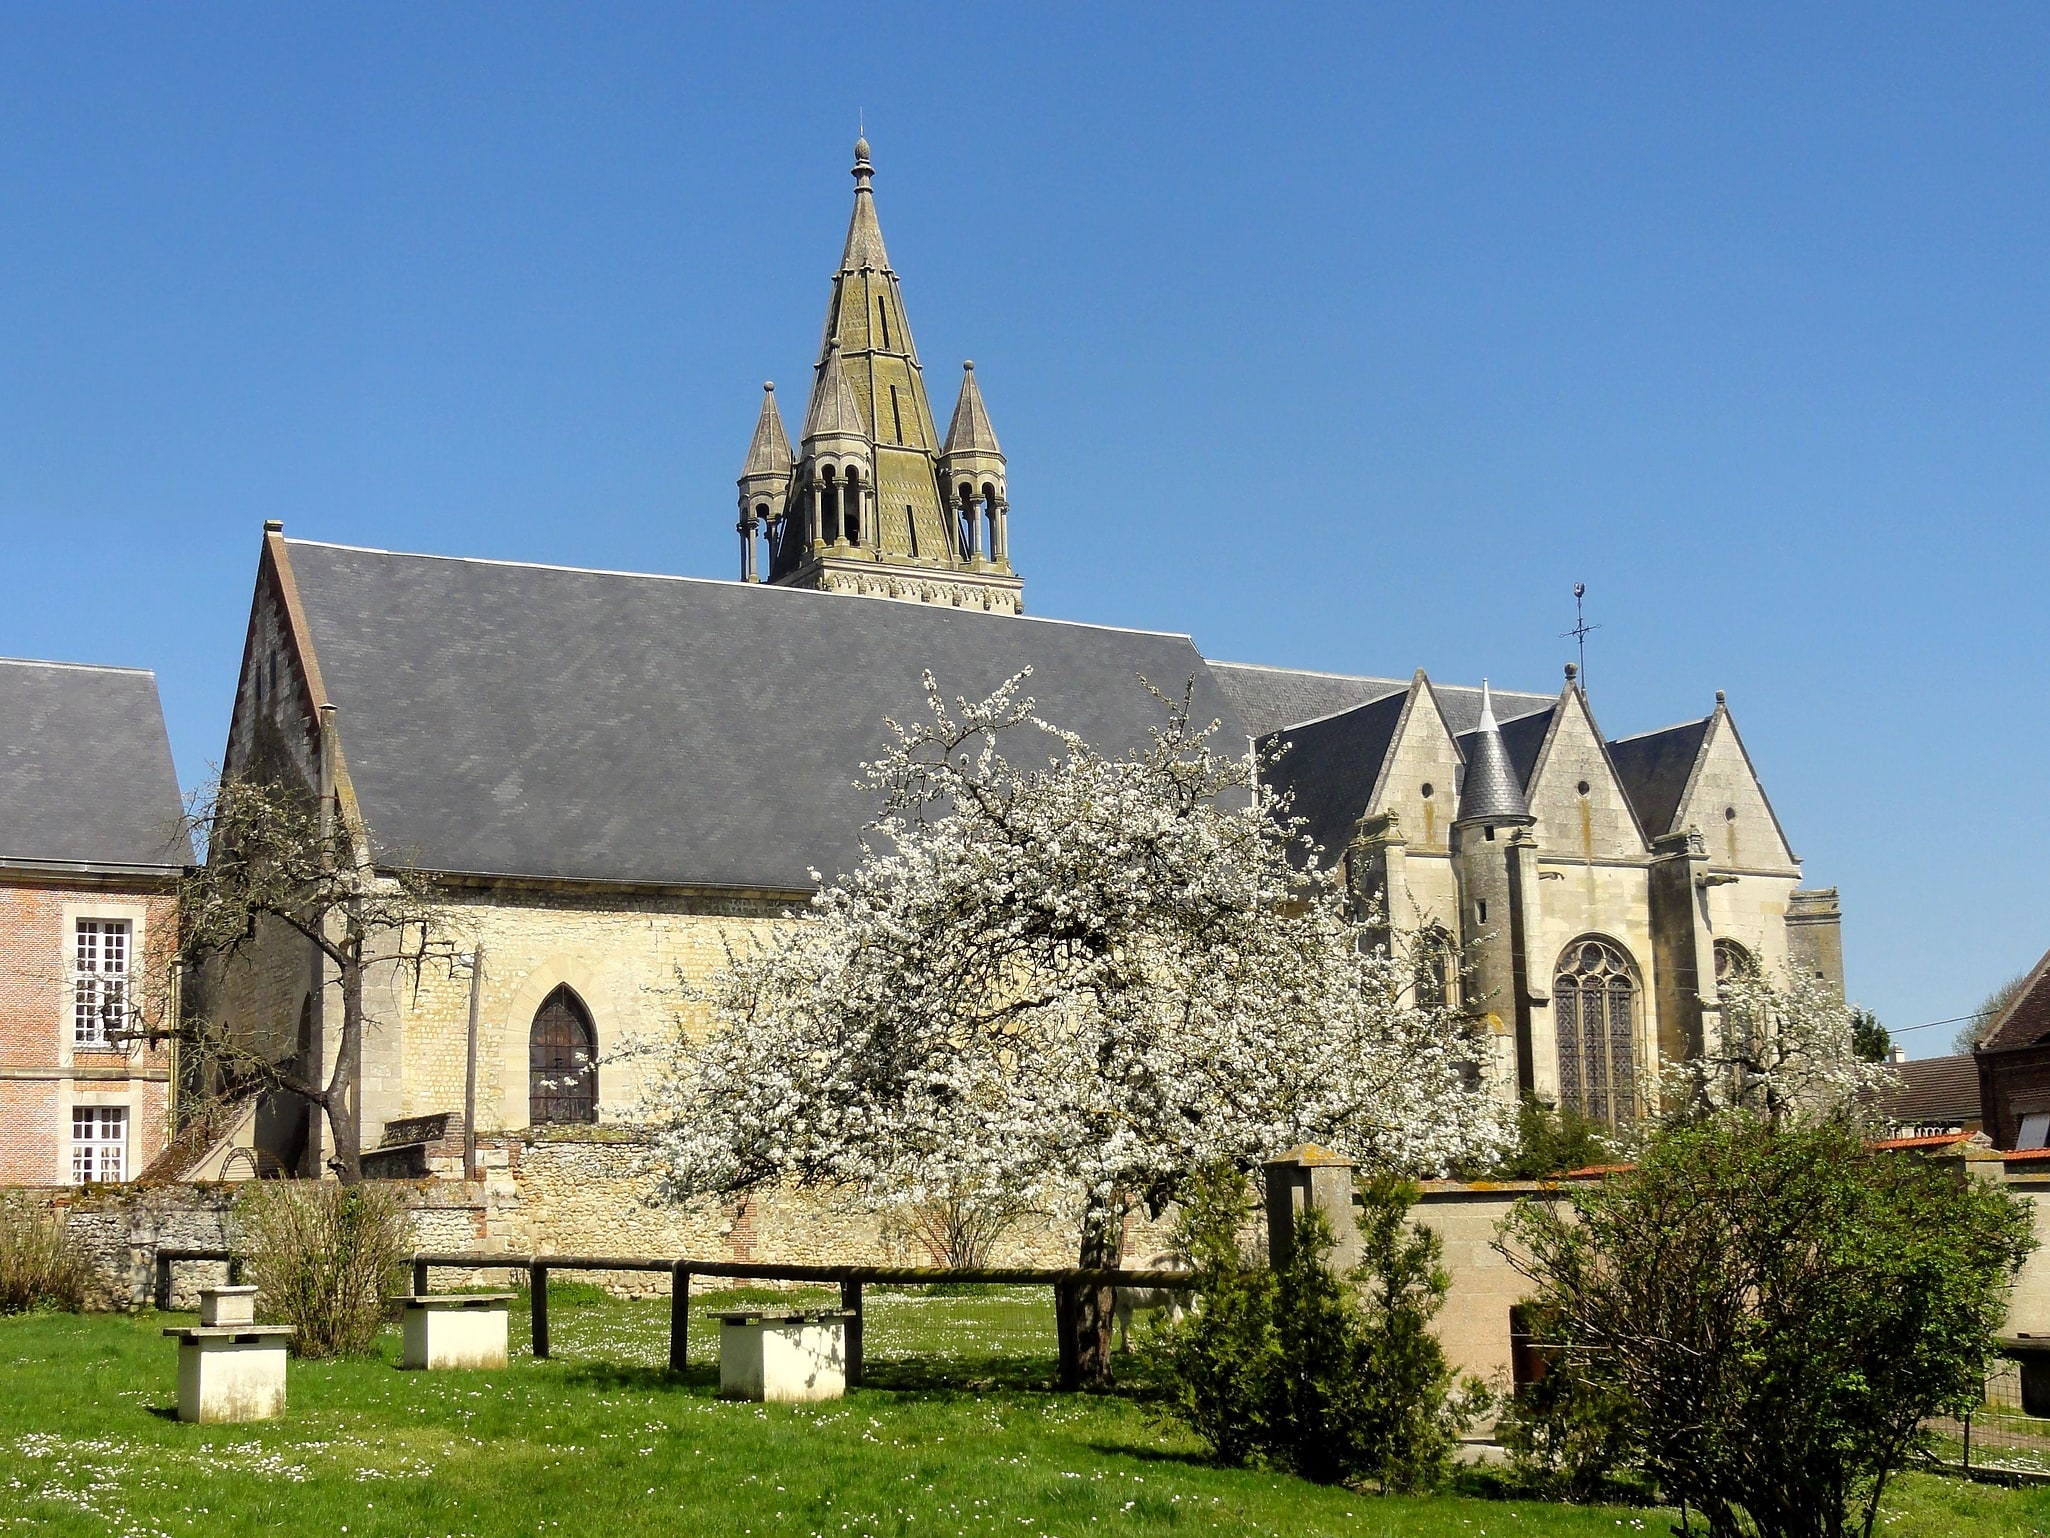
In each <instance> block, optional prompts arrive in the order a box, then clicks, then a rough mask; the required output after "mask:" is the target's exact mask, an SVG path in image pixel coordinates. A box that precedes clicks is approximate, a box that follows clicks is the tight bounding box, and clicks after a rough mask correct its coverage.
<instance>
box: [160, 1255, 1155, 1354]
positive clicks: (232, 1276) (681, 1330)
mask: <svg viewBox="0 0 2050 1538" xmlns="http://www.w3.org/2000/svg"><path fill="white" fill-rule="evenodd" d="M184 1260H192V1261H216V1262H219V1261H225V1262H227V1264H228V1268H229V1272H228V1274H229V1280H230V1281H231V1282H234V1281H236V1280H239V1278H240V1273H241V1265H242V1262H241V1257H240V1256H238V1255H236V1254H234V1253H233V1252H231V1251H228V1250H186V1249H160V1250H158V1251H157V1252H156V1301H157V1306H158V1307H159V1308H167V1307H169V1306H170V1300H171V1267H172V1266H173V1264H174V1263H176V1262H178V1261H184ZM437 1267H438V1268H442V1269H453V1270H464V1271H482V1270H493V1271H524V1272H526V1273H527V1294H528V1308H529V1310H530V1315H529V1322H530V1324H531V1334H532V1345H531V1350H532V1351H533V1354H534V1356H535V1357H536V1358H539V1359H542V1360H545V1359H546V1358H547V1356H548V1277H549V1273H551V1272H554V1271H666V1272H668V1273H669V1367H670V1370H671V1371H672V1372H682V1371H683V1370H684V1368H685V1366H686V1365H687V1364H688V1360H689V1349H690V1288H691V1278H692V1277H693V1276H708V1277H724V1278H728V1279H734V1280H743V1281H761V1282H837V1283H838V1284H839V1287H840V1306H841V1307H842V1308H843V1309H845V1310H846V1311H847V1312H848V1314H849V1315H850V1316H851V1317H850V1318H849V1319H848V1321H847V1381H848V1383H849V1384H858V1383H860V1382H861V1375H862V1346H863V1334H864V1331H863V1322H864V1298H863V1288H864V1287H865V1286H866V1285H867V1284H868V1283H870V1282H874V1283H877V1284H878V1285H883V1286H888V1285H891V1284H896V1285H900V1286H902V1285H914V1286H915V1285H921V1284H923V1285H928V1286H929V1285H932V1284H934V1283H942V1282H953V1283H964V1282H965V1283H988V1284H993V1285H999V1286H1022V1287H1051V1288H1052V1289H1053V1295H1054V1328H1055V1331H1056V1333H1057V1335H1058V1337H1059V1341H1060V1385H1061V1387H1062V1388H1064V1389H1076V1388H1080V1387H1081V1368H1080V1363H1079V1361H1078V1359H1077V1353H1076V1350H1075V1330H1074V1319H1075V1311H1076V1307H1077V1304H1078V1300H1079V1296H1080V1293H1081V1291H1082V1289H1083V1288H1085V1287H1097V1288H1104V1287H1186V1286H1188V1285H1189V1278H1188V1275H1187V1274H1186V1273H1185V1272H1181V1271H1127V1270H1083V1269H1081V1268H1079V1267H1071V1268H1065V1269H1063V1268H1057V1267H1050V1266H816V1265H797V1264H784V1263H781V1262H778V1261H769V1260H693V1259H690V1258H688V1257H684V1258H677V1259H671V1258H664V1257H660V1256H651V1255H506V1254H471V1253H463V1252H447V1253H444V1252H428V1251H421V1252H416V1253H415V1254H414V1255H413V1257H412V1268H413V1291H414V1292H415V1293H420V1294H424V1293H426V1292H427V1291H428V1290H429V1288H428V1282H429V1276H428V1273H429V1272H430V1271H431V1270H433V1269H435V1268H437Z"/></svg>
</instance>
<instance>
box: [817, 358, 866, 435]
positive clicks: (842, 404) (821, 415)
mask: <svg viewBox="0 0 2050 1538" xmlns="http://www.w3.org/2000/svg"><path fill="white" fill-rule="evenodd" d="M836 438H838V439H858V440H859V441H860V445H861V447H862V448H863V449H866V448H867V447H868V424H867V423H865V422H864V421H862V419H861V403H860V402H859V401H857V400H856V399H855V398H854V387H853V386H852V385H850V384H849V383H848V382H847V370H846V369H845V368H844V367H843V366H842V365H841V363H840V343H839V341H838V340H837V339H833V340H829V341H828V342H827V343H826V355H825V357H824V358H823V359H821V360H820V362H819V373H818V380H817V382H816V383H815V384H813V385H812V388H811V405H810V407H809V408H808V409H807V410H806V411H805V413H804V447H805V451H806V452H807V453H809V452H811V450H812V448H813V447H814V446H815V445H818V444H821V443H825V442H826V441H827V440H829V439H836Z"/></svg>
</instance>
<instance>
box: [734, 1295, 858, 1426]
mask: <svg viewBox="0 0 2050 1538" xmlns="http://www.w3.org/2000/svg"><path fill="white" fill-rule="evenodd" d="M713 1317H714V1318H715V1319H717V1320H718V1321H719V1397H720V1398H722V1399H760V1400H768V1401H771V1402H774V1403H778V1404H797V1403H802V1402H804V1401H806V1400H813V1399H839V1398H841V1397H843V1396H844V1395H845V1394H846V1392H847V1325H848V1321H849V1320H851V1319H852V1318H853V1317H854V1315H853V1312H852V1310H849V1309H838V1308H817V1309H798V1310H793V1311H790V1312H768V1311H765V1310H762V1309H737V1310H735V1311H733V1312H731V1313H723V1314H715V1315H713Z"/></svg>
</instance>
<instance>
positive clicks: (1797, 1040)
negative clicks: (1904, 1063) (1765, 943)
mask: <svg viewBox="0 0 2050 1538" xmlns="http://www.w3.org/2000/svg"><path fill="white" fill-rule="evenodd" d="M1716 987H1717V991H1718V993H1719V994H1720V996H1721V1028H1720V1030H1711V1031H1710V1032H1709V1033H1708V1035H1709V1040H1708V1042H1707V1043H1706V1045H1705V1049H1704V1051H1703V1052H1702V1055H1701V1056H1700V1057H1698V1058H1695V1059H1690V1060H1689V1061H1687V1062H1684V1063H1671V1064H1668V1065H1666V1067H1665V1069H1664V1071H1663V1075H1662V1078H1661V1082H1660V1084H1659V1088H1658V1103H1659V1104H1660V1105H1662V1106H1664V1107H1665V1108H1666V1110H1667V1111H1668V1113H1669V1114H1677V1115H1681V1116H1691V1115H1698V1114H1702V1113H1705V1112H1718V1111H1728V1110H1741V1111H1748V1112H1750V1113H1752V1114H1754V1115H1757V1116H1760V1117H1763V1118H1765V1119H1766V1120H1768V1121H1772V1122H1776V1123H1779V1122H1802V1121H1810V1120H1816V1119H1820V1118H1824V1117H1830V1116H1839V1115H1849V1114H1861V1113H1862V1112H1863V1111H1865V1110H1866V1109H1869V1107H1870V1106H1871V1105H1872V1104H1873V1101H1874V1096H1875V1094H1876V1092H1877V1091H1878V1090H1879V1089H1880V1088H1881V1086H1882V1085H1883V1084H1884V1083H1885V1082H1886V1077H1887V1070H1886V1068H1885V1066H1884V1065H1883V1064H1879V1063H1871V1062H1866V1061H1865V1060H1863V1059H1862V1058H1860V1057H1859V1056H1858V1054H1857V1051H1856V1049H1855V1047H1854V1045H1853V1039H1852V1029H1851V1026H1852V1020H1851V1010H1850V1007H1849V1006H1848V1005H1846V1004H1845V1003H1844V1001H1843V1000H1842V999H1841V998H1839V997H1838V996H1837V992H1836V990H1835V989H1834V988H1833V987H1831V986H1830V984H1829V983H1828V982H1827V981H1825V980H1824V979H1822V978H1819V977H1803V978H1794V979H1791V980H1786V981H1776V980H1775V979H1773V978H1772V977H1770V976H1768V975H1767V974H1765V973H1764V972H1754V971H1740V972H1738V973H1736V974H1735V975H1733V976H1731V977H1729V978H1726V979H1724V980H1723V981H1721V982H1719V983H1718V984H1717V985H1716Z"/></svg>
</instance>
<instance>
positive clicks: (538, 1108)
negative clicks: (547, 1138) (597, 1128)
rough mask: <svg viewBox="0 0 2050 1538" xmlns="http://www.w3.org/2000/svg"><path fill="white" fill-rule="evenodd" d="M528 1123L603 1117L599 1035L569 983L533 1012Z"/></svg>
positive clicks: (529, 1058) (528, 1051)
mask: <svg viewBox="0 0 2050 1538" xmlns="http://www.w3.org/2000/svg"><path fill="white" fill-rule="evenodd" d="M527 1119H528V1120H529V1121H531V1122H533V1123H534V1124H535V1125H536V1126H539V1125H541V1124H542V1123H544V1122H591V1121H596V1120H597V1119H598V1033H597V1031H596V1030H595V1029H593V1028H592V1025H591V1014H590V1011H589V1010H587V1009H585V1008H584V1001H583V1000H582V999H580V998H578V997H577V996H576V994H575V993H574V992H573V991H571V989H570V987H569V985H568V984H567V983H565V984H563V985H562V986H561V987H560V988H557V989H556V990H555V991H554V992H553V993H551V994H549V995H548V997H547V998H546V999H544V1000H542V1002H541V1007H540V1008H539V1009H537V1010H535V1011H534V1027H533V1029H532V1030H531V1031H530V1032H529V1033H528V1035H527Z"/></svg>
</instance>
